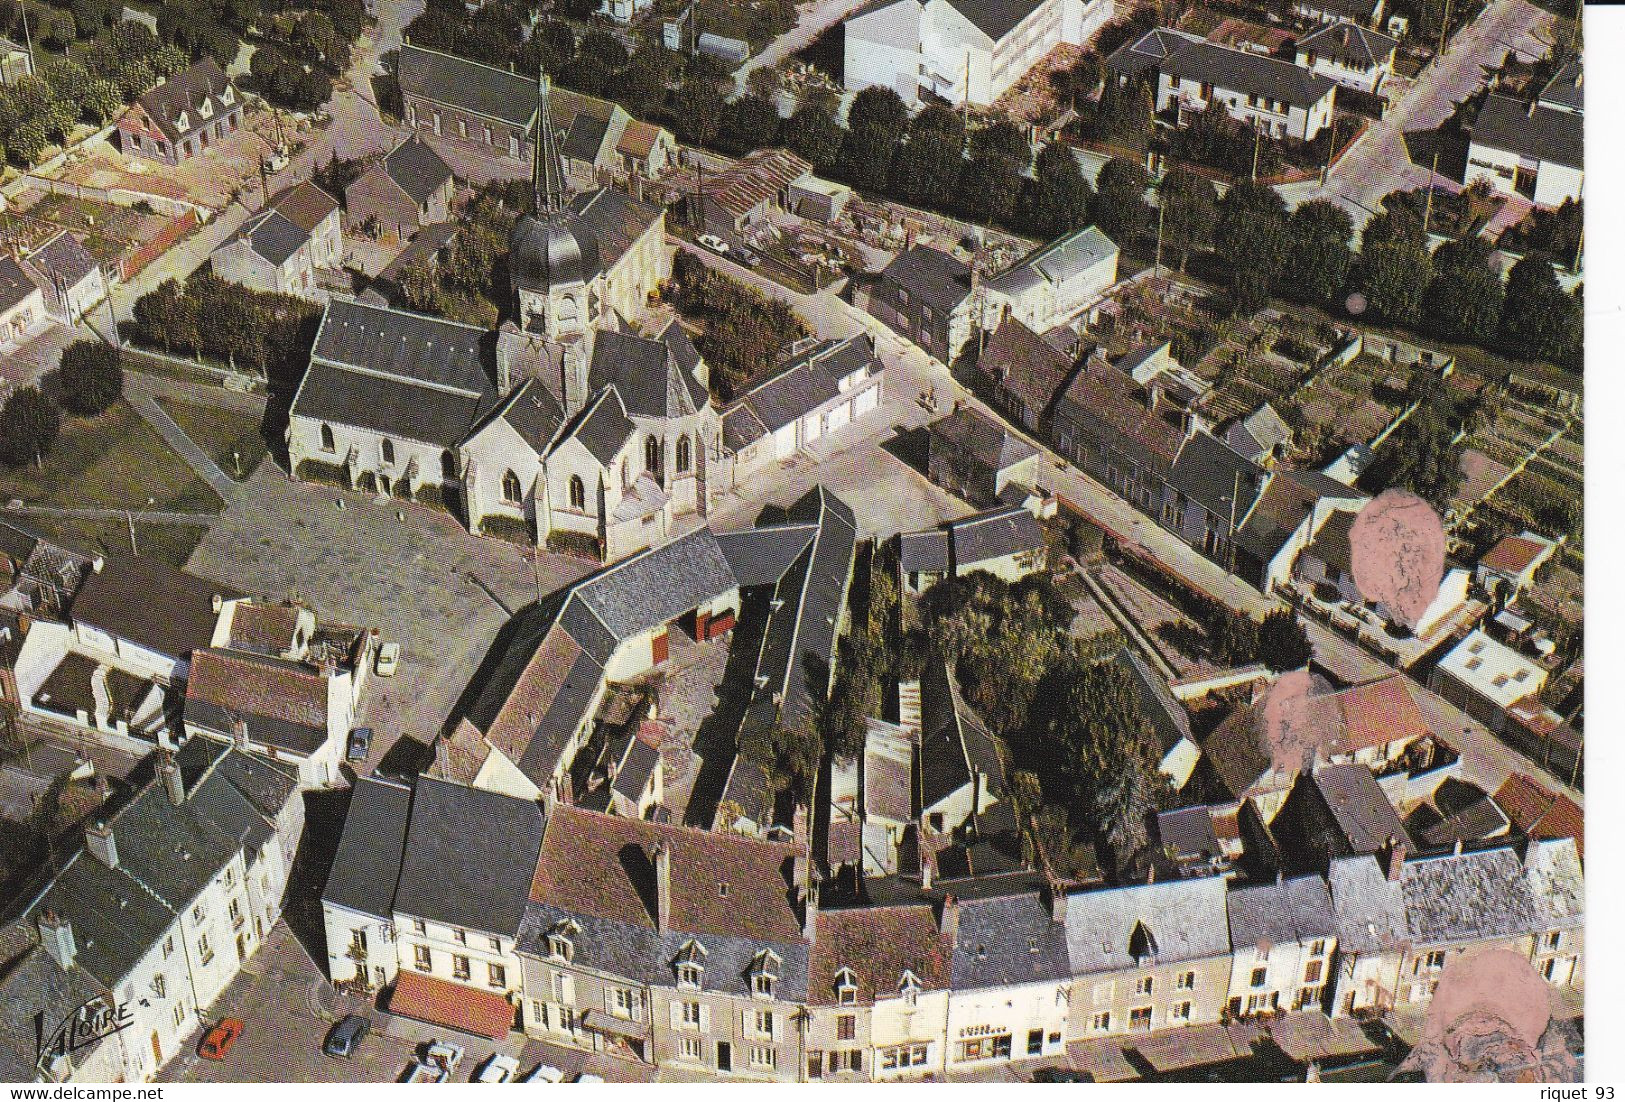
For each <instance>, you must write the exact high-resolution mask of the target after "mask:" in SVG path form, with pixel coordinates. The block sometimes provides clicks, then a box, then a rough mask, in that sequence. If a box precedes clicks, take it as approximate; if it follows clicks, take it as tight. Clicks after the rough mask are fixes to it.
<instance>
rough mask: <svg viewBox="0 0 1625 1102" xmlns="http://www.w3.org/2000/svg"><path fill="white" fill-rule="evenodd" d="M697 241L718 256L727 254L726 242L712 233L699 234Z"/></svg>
mask: <svg viewBox="0 0 1625 1102" xmlns="http://www.w3.org/2000/svg"><path fill="white" fill-rule="evenodd" d="M698 240H699V243H700V245H701V247H702V248H707V249H710V250H711V251H712V252H714V253H716V254H717V255H719V256H727V255H728V243H727V242H726V241H724V240H723V239H722V238H720V237H718V236H717V235H716V234H714V233H702V234H700V236H699V238H698Z"/></svg>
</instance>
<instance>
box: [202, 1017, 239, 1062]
mask: <svg viewBox="0 0 1625 1102" xmlns="http://www.w3.org/2000/svg"><path fill="white" fill-rule="evenodd" d="M242 1035H243V1023H242V1021H241V1020H240V1019H237V1018H222V1019H221V1020H220V1024H219V1025H217V1026H215V1027H214V1028H213V1029H211V1030H209V1032H208V1034H207V1035H205V1036H204V1038H203V1042H202V1043H201V1044H199V1045H198V1046H197V1054H198V1055H199V1056H201V1057H203V1058H204V1059H205V1060H224V1059H225V1058H226V1053H228V1052H230V1051H231V1046H232V1045H234V1044H236V1043H237V1038H239V1037H241V1036H242Z"/></svg>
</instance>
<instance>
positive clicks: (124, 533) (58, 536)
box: [13, 513, 209, 569]
mask: <svg viewBox="0 0 1625 1102" xmlns="http://www.w3.org/2000/svg"><path fill="white" fill-rule="evenodd" d="M13 519H15V520H16V521H17V522H18V523H19V524H22V525H24V526H25V527H27V528H28V529H29V530H31V531H34V532H38V533H39V534H40V535H42V536H44V537H46V538H47V539H49V540H53V541H55V542H57V543H60V544H62V545H63V546H65V547H70V548H74V549H76V550H79V551H85V552H90V553H95V552H101V553H103V554H113V555H128V554H129V553H130V529H129V527H128V525H126V524H125V522H124V519H123V518H122V517H120V518H117V519H113V518H106V519H103V518H96V517H53V516H45V515H43V514H40V513H29V514H26V515H24V516H19V517H14V518H13ZM208 532H209V529H208V526H207V525H203V524H153V523H150V522H146V521H141V520H137V521H136V522H135V547H136V550H137V551H138V552H140V553H141V554H142V555H143V556H145V557H147V558H153V559H157V560H159V561H160V562H163V563H167V564H168V565H170V566H173V567H175V568H176V569H179V568H181V567H183V566H185V565H186V560H187V559H189V558H191V557H192V551H193V550H194V549H195V548H196V547H197V545H198V544H200V543H202V542H203V537H204V536H205V535H207V534H208Z"/></svg>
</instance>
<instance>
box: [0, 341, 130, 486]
mask: <svg viewBox="0 0 1625 1102" xmlns="http://www.w3.org/2000/svg"><path fill="white" fill-rule="evenodd" d="M57 388H58V390H59V391H60V393H61V402H60V405H58V403H57V402H55V401H52V400H51V397H50V395H48V394H46V393H45V392H44V391H43V390H41V389H40V388H39V387H37V386H29V387H23V388H21V389H19V390H15V391H13V392H12V394H11V396H10V397H9V398H7V399H6V404H5V405H3V406H0V463H4V464H5V465H6V466H8V467H23V466H27V465H28V464H30V463H32V464H34V465H36V466H38V465H40V464H42V463H44V461H45V456H46V455H47V454H48V453H49V452H50V450H51V445H52V444H54V443H55V442H56V437H57V434H58V433H59V432H61V431H62V412H63V411H64V410H65V411H67V412H68V413H69V414H71V415H74V416H78V417H95V416H97V415H98V414H102V413H105V412H107V410H108V409H109V408H111V406H112V405H113V403H114V402H116V401H118V400H119V398H120V397H121V396H122V395H123V394H124V363H123V356H122V355H121V354H120V353H119V350H118V349H116V348H113V347H111V346H109V345H105V344H102V343H101V342H100V341H94V340H84V341H77V342H75V343H73V344H70V345H68V347H67V348H65V349H63V350H62V366H61V369H60V370H59V371H58V373H57Z"/></svg>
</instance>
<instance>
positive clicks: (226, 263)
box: [209, 181, 344, 299]
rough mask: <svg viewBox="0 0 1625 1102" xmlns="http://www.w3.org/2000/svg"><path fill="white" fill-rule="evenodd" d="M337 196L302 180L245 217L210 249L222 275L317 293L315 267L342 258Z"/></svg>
mask: <svg viewBox="0 0 1625 1102" xmlns="http://www.w3.org/2000/svg"><path fill="white" fill-rule="evenodd" d="M340 222H341V218H340V214H339V202H338V200H337V199H334V198H333V197H332V196H331V195H329V194H327V192H325V191H323V190H322V189H321V188H319V187H317V186H316V185H315V184H313V183H310V182H309V181H306V182H305V183H302V184H298V185H296V186H295V187H293V188H291V189H290V190H288V191H286V192H284V193H282V194H281V195H279V196H277V197H276V198H275V199H273V200H272V201H271V203H270V204H269V205H268V206H267V207H265V209H263V210H261V211H258V212H256V213H254V214H252V215H250V216H249V217H248V220H247V221H245V222H244V223H243V224H242V226H241V227H240V228H239V229H238V230H237V232H236V233H235V234H233V235H232V236H231V238H229V239H228V240H227V241H226V242H225V243H223V244H221V245H219V246H217V247H216V248H215V250H214V252H212V253H210V254H209V267H210V268H211V269H212V270H213V271H214V273H215V274H216V275H218V276H219V277H220V278H221V279H225V280H230V281H231V282H232V283H240V284H242V285H243V286H244V287H248V288H250V289H251V290H255V291H267V292H273V293H275V294H280V295H298V296H299V297H300V298H311V299H315V298H320V297H321V295H320V288H319V286H318V278H319V277H318V275H317V273H318V272H319V271H323V270H333V269H337V268H339V267H340V266H341V265H342V264H343V263H344V237H343V229H342V227H341V225H340Z"/></svg>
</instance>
